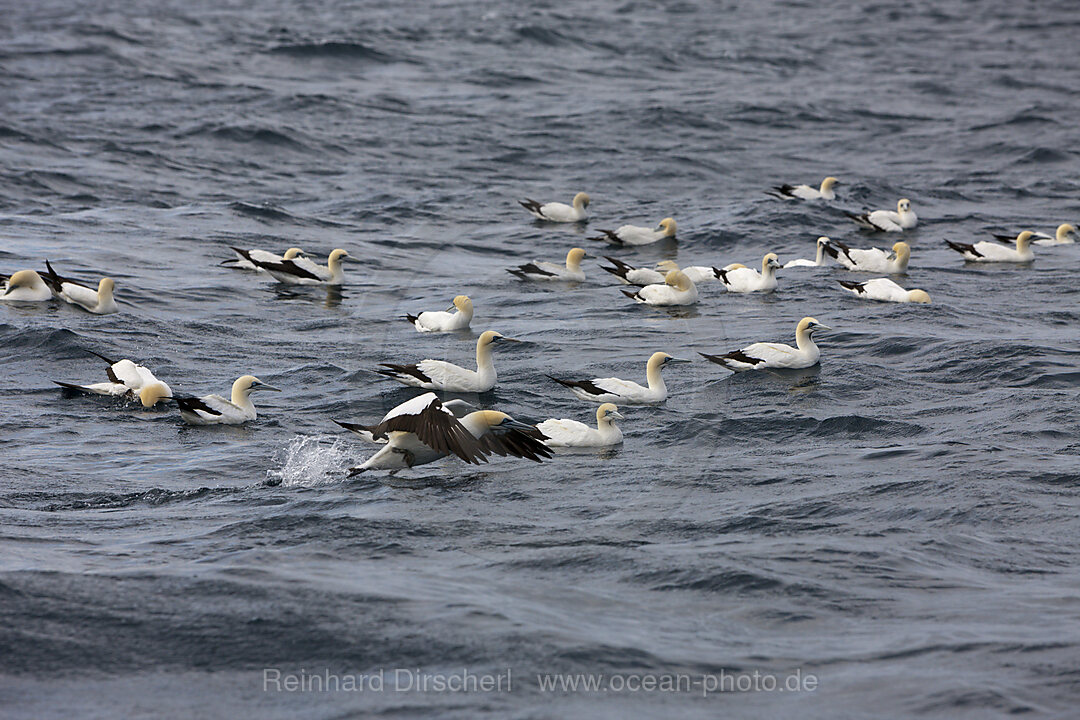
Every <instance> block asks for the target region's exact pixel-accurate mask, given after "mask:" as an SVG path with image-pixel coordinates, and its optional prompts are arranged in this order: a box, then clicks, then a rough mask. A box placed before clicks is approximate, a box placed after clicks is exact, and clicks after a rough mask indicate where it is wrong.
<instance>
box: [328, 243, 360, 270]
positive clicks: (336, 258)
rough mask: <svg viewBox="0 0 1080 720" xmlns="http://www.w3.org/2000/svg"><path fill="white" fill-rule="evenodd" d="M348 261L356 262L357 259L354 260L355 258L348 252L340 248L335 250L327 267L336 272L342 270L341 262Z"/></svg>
mask: <svg viewBox="0 0 1080 720" xmlns="http://www.w3.org/2000/svg"><path fill="white" fill-rule="evenodd" d="M346 259H348V260H354V259H355V258H353V256H352V255H350V254H349V253H348V252H347V251H345V250H342V249H341V248H338V249H337V250H334V251H333V252H332V253H330V257H329V258H328V259H327V260H326V265H327V267H329V268H330V269H331V270H334V269H335V268H340V267H341V261H342V260H346Z"/></svg>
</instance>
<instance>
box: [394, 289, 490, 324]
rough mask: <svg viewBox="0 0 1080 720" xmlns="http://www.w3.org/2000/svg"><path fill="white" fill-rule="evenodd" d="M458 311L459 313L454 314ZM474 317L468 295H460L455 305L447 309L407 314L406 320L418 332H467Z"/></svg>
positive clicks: (456, 298) (455, 300)
mask: <svg viewBox="0 0 1080 720" xmlns="http://www.w3.org/2000/svg"><path fill="white" fill-rule="evenodd" d="M455 310H457V312H454V311H455ZM472 317H473V304H472V300H470V299H469V296H468V295H458V296H457V297H455V298H454V303H453V304H452V305H451V306H450V307H449V308H447V309H446V311H445V312H444V311H442V310H428V311H427V312H422V313H420V314H419V315H410V314H408V313H406V314H405V319H406V320H408V321H409V323H410V324H411V325H412V326H413V327H415V328H416V330H417V332H452V331H454V330H465V329H467V328H468V327H469V323H470V322H472Z"/></svg>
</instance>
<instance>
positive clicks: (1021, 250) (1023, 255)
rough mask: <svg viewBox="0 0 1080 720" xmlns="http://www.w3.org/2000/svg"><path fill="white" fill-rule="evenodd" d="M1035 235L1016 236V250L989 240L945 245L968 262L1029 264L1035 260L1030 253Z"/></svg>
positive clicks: (1022, 234)
mask: <svg viewBox="0 0 1080 720" xmlns="http://www.w3.org/2000/svg"><path fill="white" fill-rule="evenodd" d="M1034 236H1035V233H1033V232H1031V231H1030V230H1025V231H1024V232H1022V233H1020V234H1019V235H1017V236H1016V248H1015V249H1014V248H1010V247H1005V246H1004V245H998V244H997V243H992V242H990V241H989V240H983V241H982V242H977V243H975V244H974V245H971V244H968V243H958V242H953V241H952V240H946V241H945V244H946V245H948V246H949V247H951V248H952V249H953V250H955V251H956V252H958V253H960V254H961V255H963V256H964V259H965V260H968V261H970V262H1009V263H1029V262H1031V261H1032V260H1034V259H1035V253H1033V252H1032V251H1031V239H1032V238H1033V237H1034Z"/></svg>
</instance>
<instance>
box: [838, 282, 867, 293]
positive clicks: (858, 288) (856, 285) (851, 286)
mask: <svg viewBox="0 0 1080 720" xmlns="http://www.w3.org/2000/svg"><path fill="white" fill-rule="evenodd" d="M837 282H838V283H840V284H841V285H843V286H844V287H846V288H847V289H848V290H854V291H855V292H864V290H863V283H861V282H858V281H855V280H837Z"/></svg>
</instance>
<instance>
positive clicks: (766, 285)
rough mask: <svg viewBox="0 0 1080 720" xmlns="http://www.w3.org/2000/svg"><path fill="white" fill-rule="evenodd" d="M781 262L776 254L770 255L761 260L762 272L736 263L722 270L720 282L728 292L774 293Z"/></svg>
mask: <svg viewBox="0 0 1080 720" xmlns="http://www.w3.org/2000/svg"><path fill="white" fill-rule="evenodd" d="M779 267H780V262H779V260H777V258H776V253H768V254H766V255H765V257H763V258H762V259H761V272H760V273H759V272H758V271H757V270H753V269H751V268H748V267H746V266H745V265H740V264H738V263H734V264H732V265H728V266H727V267H723V268H721V269H720V282H722V283H724V287H726V288H727V289H728V292H737V293H752V292H772V291H773V290H775V289H776V269H777V268H779Z"/></svg>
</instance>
